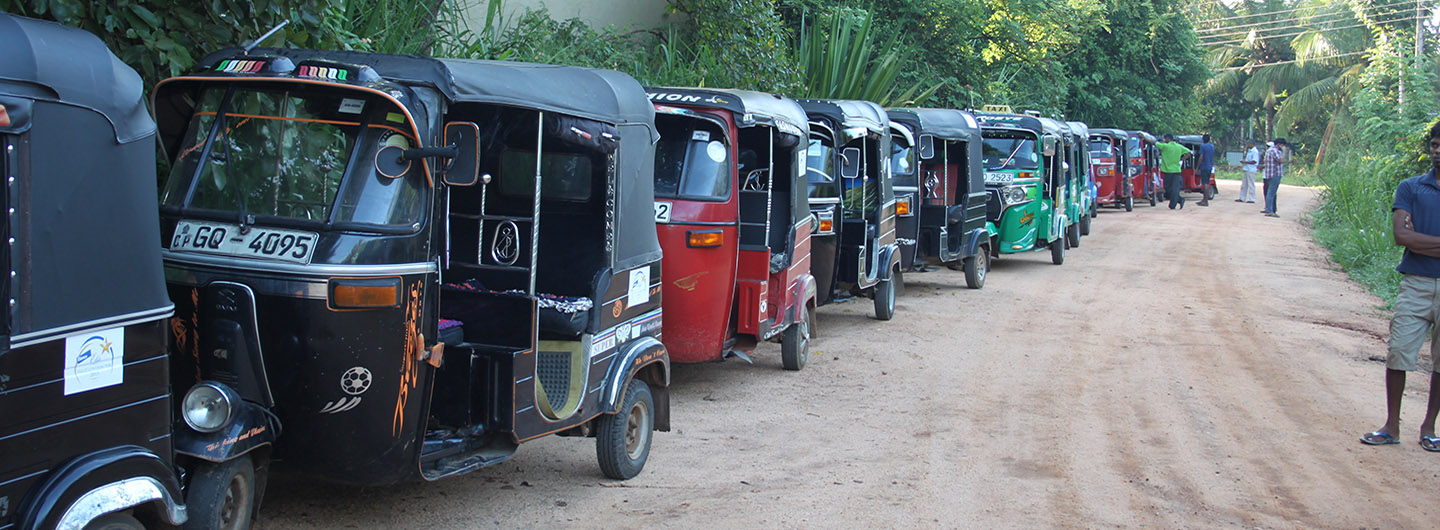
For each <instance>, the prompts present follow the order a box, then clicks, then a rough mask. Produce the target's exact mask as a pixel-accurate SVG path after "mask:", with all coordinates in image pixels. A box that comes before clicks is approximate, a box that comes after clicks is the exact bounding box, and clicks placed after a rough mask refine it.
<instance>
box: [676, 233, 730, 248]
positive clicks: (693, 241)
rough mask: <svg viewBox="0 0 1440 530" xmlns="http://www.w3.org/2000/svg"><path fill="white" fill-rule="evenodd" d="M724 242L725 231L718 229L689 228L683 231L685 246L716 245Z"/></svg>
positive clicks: (706, 246)
mask: <svg viewBox="0 0 1440 530" xmlns="http://www.w3.org/2000/svg"><path fill="white" fill-rule="evenodd" d="M724 242H725V233H724V232H721V231H719V230H691V231H689V232H686V233H685V246H687V247H690V248H710V247H718V246H720V244H721V243H724Z"/></svg>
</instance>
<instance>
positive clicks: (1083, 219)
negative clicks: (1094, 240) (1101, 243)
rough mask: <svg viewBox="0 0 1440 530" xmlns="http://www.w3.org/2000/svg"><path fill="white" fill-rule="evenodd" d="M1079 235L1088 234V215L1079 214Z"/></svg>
mask: <svg viewBox="0 0 1440 530" xmlns="http://www.w3.org/2000/svg"><path fill="white" fill-rule="evenodd" d="M1080 235H1082V236H1088V235H1090V216H1088V215H1082V216H1080Z"/></svg>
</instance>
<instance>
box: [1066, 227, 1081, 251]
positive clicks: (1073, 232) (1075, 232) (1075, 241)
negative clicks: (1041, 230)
mask: <svg viewBox="0 0 1440 530" xmlns="http://www.w3.org/2000/svg"><path fill="white" fill-rule="evenodd" d="M1065 241H1068V242H1069V243H1070V248H1080V223H1070V226H1067V227H1065Z"/></svg>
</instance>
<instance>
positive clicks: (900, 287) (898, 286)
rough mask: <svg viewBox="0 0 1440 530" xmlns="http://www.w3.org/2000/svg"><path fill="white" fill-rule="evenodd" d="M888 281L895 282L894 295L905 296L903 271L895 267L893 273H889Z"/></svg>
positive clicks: (897, 296)
mask: <svg viewBox="0 0 1440 530" xmlns="http://www.w3.org/2000/svg"><path fill="white" fill-rule="evenodd" d="M890 281H892V282H895V297H896V298H899V297H902V296H905V271H904V270H901V269H895V274H892V275H890Z"/></svg>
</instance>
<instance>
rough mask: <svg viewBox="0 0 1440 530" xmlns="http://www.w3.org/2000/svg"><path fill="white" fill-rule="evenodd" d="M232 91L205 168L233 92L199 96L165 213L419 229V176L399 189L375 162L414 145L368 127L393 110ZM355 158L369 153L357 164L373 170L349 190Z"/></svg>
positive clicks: (329, 95)
mask: <svg viewBox="0 0 1440 530" xmlns="http://www.w3.org/2000/svg"><path fill="white" fill-rule="evenodd" d="M233 90H234V93H233V95H232V96H231V98H230V101H229V105H228V107H227V108H225V109H223V110H224V113H225V115H224V118H223V123H221V126H220V127H218V128H215V130H216V131H217V133H216V138H215V139H214V141H213V142H212V143H211V146H210V150H209V153H208V157H207V158H206V159H205V160H204V161H203V165H202V161H201V160H200V157H201V155H202V152H203V151H204V150H205V144H206V141H207V138H208V135H209V134H210V131H211V129H212V125H213V124H214V122H215V120H216V117H217V116H218V115H219V113H220V111H221V110H222V109H220V103H221V101H222V100H223V99H224V93H225V91H226V89H225V88H212V89H209V90H207V91H206V92H205V93H204V94H203V95H202V96H201V98H200V104H199V105H198V106H197V108H196V110H195V114H194V117H193V118H192V119H191V121H190V126H189V129H188V131H187V133H186V139H185V143H184V144H183V145H182V146H181V149H180V154H179V156H178V157H176V161H175V164H174V166H173V169H172V171H171V172H170V176H169V179H168V181H167V182H166V185H165V188H164V192H163V194H162V196H161V201H162V204H165V205H166V206H173V207H180V208H193V209H202V210H212V211H222V212H234V213H236V214H247V215H254V216H262V217H279V218H285V219H294V220H301V221H314V222H326V221H329V220H330V218H331V216H332V209H333V210H334V220H335V221H336V222H341V223H371V224H412V223H415V222H417V221H418V220H419V218H420V213H421V211H422V209H423V204H424V201H421V200H420V197H421V196H422V195H423V193H424V190H423V188H421V187H420V182H419V178H418V175H419V173H420V172H419V171H411V172H410V173H407V174H406V175H404V176H401V177H400V178H395V179H392V178H389V177H385V176H382V175H380V174H379V173H378V172H377V171H375V164H374V163H373V162H372V161H373V160H375V156H376V155H375V153H376V151H378V150H379V148H380V147H381V146H382V144H384V145H394V146H397V147H399V148H401V149H405V148H409V147H411V146H412V140H413V139H412V138H411V137H409V136H407V135H406V134H404V133H403V132H402V131H401V130H400V129H398V128H395V127H392V126H389V125H380V123H381V120H380V119H371V120H370V122H369V123H370V125H368V126H365V127H362V126H361V123H362V121H365V116H367V115H368V116H371V117H372V118H373V117H375V116H376V115H379V116H386V115H391V114H393V110H394V109H393V107H390V106H389V105H387V104H385V103H381V102H379V101H377V100H370V99H364V98H357V97H353V96H354V94H352V93H348V92H344V93H341V92H336V91H325V92H321V91H314V92H299V91H279V90H275V91H267V90H252V89H239V88H235V89H233ZM346 96H351V97H346ZM357 146H358V147H357ZM357 149H359V150H361V151H363V152H362V153H360V154H359V156H356V157H354V158H355V159H356V160H363V161H366V162H370V163H367V164H361V165H360V166H361V167H357V168H355V169H354V171H353V172H352V173H353V174H352V175H351V176H350V177H349V178H348V180H347V178H346V174H347V173H346V169H347V168H346V164H347V161H348V160H350V159H351V157H352V151H355V150H357ZM411 165H412V167H411V169H414V168H415V167H418V166H419V164H418V163H412V164H411ZM197 166H200V167H199V171H197V170H196V169H197ZM192 179H193V180H192Z"/></svg>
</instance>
